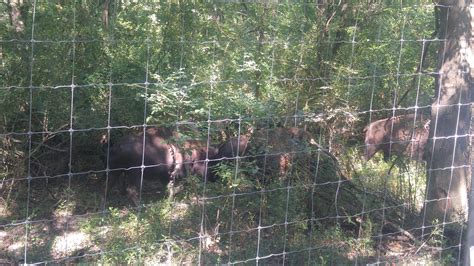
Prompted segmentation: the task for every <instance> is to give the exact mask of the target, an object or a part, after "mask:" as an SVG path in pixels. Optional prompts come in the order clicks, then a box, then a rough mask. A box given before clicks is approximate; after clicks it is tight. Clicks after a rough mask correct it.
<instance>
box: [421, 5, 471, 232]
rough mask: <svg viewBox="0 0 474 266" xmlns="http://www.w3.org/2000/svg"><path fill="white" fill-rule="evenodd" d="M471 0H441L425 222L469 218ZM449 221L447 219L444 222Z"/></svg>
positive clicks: (431, 222) (427, 223)
mask: <svg viewBox="0 0 474 266" xmlns="http://www.w3.org/2000/svg"><path fill="white" fill-rule="evenodd" d="M470 2H471V1H470V0H462V1H454V0H451V1H450V0H445V1H439V5H438V8H439V11H440V13H439V27H440V30H439V32H440V38H439V39H440V40H442V41H441V42H440V48H439V53H438V71H439V72H438V76H437V79H436V83H435V89H436V93H435V94H436V95H435V96H436V100H435V102H434V103H433V105H432V109H431V126H430V145H428V149H429V150H428V151H427V152H428V164H427V167H428V168H427V169H428V170H427V171H428V173H427V176H428V182H427V197H426V202H425V206H424V211H425V225H430V224H433V223H435V222H436V221H437V222H438V223H440V224H441V223H443V222H447V223H449V222H456V221H459V222H464V221H466V218H467V207H468V201H467V192H468V187H469V183H470V166H469V165H470V163H469V124H470V118H471V108H470V101H471V98H470V97H471V96H470V94H471V90H472V88H473V84H472V74H471V73H470V72H469V69H470V68H472V67H474V66H473V65H472V63H473V60H474V59H473V51H472V39H471V38H472V23H473V18H472V17H471V15H470V10H469V8H470V7H469V5H470ZM443 224H444V223H443Z"/></svg>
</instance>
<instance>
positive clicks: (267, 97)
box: [0, 0, 474, 264]
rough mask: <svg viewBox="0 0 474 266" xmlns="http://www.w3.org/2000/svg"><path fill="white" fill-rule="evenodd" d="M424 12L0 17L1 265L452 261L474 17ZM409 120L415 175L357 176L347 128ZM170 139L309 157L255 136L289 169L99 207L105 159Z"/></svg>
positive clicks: (227, 169) (10, 7)
mask: <svg viewBox="0 0 474 266" xmlns="http://www.w3.org/2000/svg"><path fill="white" fill-rule="evenodd" d="M435 2H436V3H435V4H433V2H432V1H422V0H418V1H415V0H410V1H351V0H347V1H309V2H301V3H297V2H294V3H280V2H278V1H262V2H245V1H244V2H240V1H235V2H225V1H222V2H221V1H216V2H211V3H199V2H191V1H176V2H174V1H172V2H169V3H168V2H149V1H143V2H142V1H123V0H122V1H120V0H96V1H87V0H82V1H66V0H57V1H27V0H5V1H3V2H2V3H1V4H0V10H1V13H0V14H1V16H0V38H1V39H0V60H1V64H0V82H1V83H0V114H1V117H0V118H1V119H0V140H1V142H0V158H1V160H2V163H1V164H0V179H1V180H2V181H1V185H0V192H1V193H0V195H1V196H0V242H1V243H2V244H0V262H8V263H12V262H13V263H18V262H24V263H38V262H103V263H123V262H125V263H134V262H135V263H136V262H138V263H202V264H208V263H212V264H216V263H232V264H234V263H240V262H242V263H248V264H254V263H257V264H258V263H273V264H285V263H290V264H302V263H316V264H341V263H342V264H347V263H351V264H353V263H356V264H357V263H374V262H378V263H383V262H400V261H402V262H418V263H433V262H441V263H446V264H452V263H460V262H461V261H462V258H463V251H462V249H463V248H464V246H463V243H464V242H463V241H464V238H463V232H464V231H463V230H465V228H466V222H467V217H468V214H467V206H468V201H467V196H468V190H469V188H470V175H471V172H470V165H471V164H470V156H469V137H470V135H469V134H470V132H469V128H470V123H471V109H470V104H471V97H472V94H471V93H472V92H471V91H472V88H473V87H474V86H473V85H472V80H474V77H473V74H472V66H470V65H469V62H472V59H469V56H471V57H472V54H473V53H472V41H469V40H472V18H471V17H470V15H469V12H470V11H469V10H470V9H469V8H470V5H472V3H469V1H439V2H437V1H435ZM471 9H472V7H471ZM469 53H470V54H469ZM469 60H471V61H469ZM406 114H416V115H417V116H421V117H425V118H426V119H428V118H431V122H430V125H429V130H430V135H429V136H430V138H429V144H428V145H427V147H426V149H425V150H426V158H427V159H426V161H414V160H412V159H413V158H410V156H403V155H395V154H394V155H393V156H392V157H391V158H390V159H389V160H388V161H384V160H383V158H382V155H381V154H377V155H376V156H375V157H374V158H372V159H371V160H369V161H366V160H364V158H363V157H364V148H365V143H364V138H365V136H364V134H365V133H364V127H365V126H367V125H368V124H369V123H371V122H373V121H376V120H379V119H384V118H389V117H392V116H399V115H406ZM182 124H193V125H194V126H195V127H196V128H198V129H199V130H200V132H201V137H203V138H207V139H209V143H212V144H216V143H223V142H225V141H227V140H229V139H231V138H232V137H236V136H240V135H244V134H247V133H248V132H250V131H252V130H257V129H258V130H262V129H264V130H273V129H277V128H290V127H297V128H301V129H304V130H305V131H307V132H308V134H310V135H311V136H312V140H311V143H316V146H312V147H313V148H312V149H310V150H294V148H291V147H289V146H291V145H292V144H291V143H290V142H289V141H287V140H286V139H285V140H281V141H278V140H277V141H276V142H275V143H273V142H272V140H271V138H269V140H270V141H269V143H270V144H268V145H270V146H271V148H274V149H275V150H277V151H278V152H279V153H282V152H285V147H287V148H288V149H287V150H286V151H288V152H292V153H301V154H302V155H303V156H301V157H295V158H298V159H294V161H292V162H291V164H292V168H291V171H289V173H288V174H286V175H285V178H281V177H279V178H277V177H268V178H267V177H266V178H267V181H265V182H263V181H262V179H260V178H259V175H260V172H259V171H260V170H261V169H260V168H259V165H258V164H257V163H256V162H255V161H249V160H240V158H237V159H236V160H233V161H232V162H230V163H228V164H225V163H223V164H220V165H219V166H218V170H217V171H218V173H219V176H220V178H219V180H217V182H206V181H205V180H202V179H200V178H197V177H194V176H189V177H187V178H186V179H185V180H184V181H183V184H181V185H179V190H180V191H179V192H177V193H176V194H174V193H170V192H169V190H170V189H169V188H168V189H166V188H155V187H153V184H150V185H149V186H150V187H151V189H150V188H149V189H148V191H147V190H146V189H143V191H142V190H140V193H142V192H143V201H142V202H141V204H140V205H139V206H138V207H137V206H133V205H132V204H131V203H130V202H129V201H128V200H127V199H126V197H124V196H123V195H120V194H119V193H115V194H112V195H111V196H110V197H108V198H107V197H105V192H104V191H105V187H106V186H105V179H106V176H108V172H109V169H108V168H107V163H106V162H107V154H108V153H107V151H106V150H105V151H104V147H110V146H107V145H113V143H114V142H116V141H117V140H118V139H120V138H121V137H122V136H124V135H127V134H133V133H134V132H139V131H140V130H142V129H143V126H145V125H146V126H157V127H171V128H178V127H179V126H180V125H182ZM269 132H271V131H269ZM104 137H105V139H107V144H105V146H104V142H102V144H101V139H102V140H104ZM278 144H280V145H281V147H278V148H275V147H277V145H278ZM268 145H267V146H268ZM300 158H304V159H300ZM268 180H269V181H268ZM177 187H178V186H177ZM156 191H158V192H156Z"/></svg>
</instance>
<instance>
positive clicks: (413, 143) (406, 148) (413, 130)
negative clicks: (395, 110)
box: [364, 114, 430, 161]
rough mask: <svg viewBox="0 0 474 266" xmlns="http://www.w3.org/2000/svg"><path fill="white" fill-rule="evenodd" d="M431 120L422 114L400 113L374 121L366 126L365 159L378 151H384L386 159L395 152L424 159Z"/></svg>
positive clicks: (412, 157) (420, 159)
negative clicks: (424, 117) (425, 118)
mask: <svg viewBox="0 0 474 266" xmlns="http://www.w3.org/2000/svg"><path fill="white" fill-rule="evenodd" d="M429 122H430V120H424V119H423V118H422V117H421V115H417V116H416V121H415V115H414V114H409V115H399V116H394V117H390V118H385V119H380V120H377V121H374V122H372V123H370V124H369V125H367V126H366V127H365V128H364V132H365V154H364V155H365V159H366V160H370V158H372V157H373V156H374V155H375V154H376V153H377V152H379V151H382V152H383V158H384V160H385V161H387V160H388V159H389V157H390V156H391V155H393V154H397V155H405V156H408V157H409V158H411V159H414V160H417V161H422V160H424V156H423V155H424V149H425V146H426V143H427V142H428V134H429Z"/></svg>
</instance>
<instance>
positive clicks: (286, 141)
mask: <svg viewBox="0 0 474 266" xmlns="http://www.w3.org/2000/svg"><path fill="white" fill-rule="evenodd" d="M310 140H311V137H310V135H309V133H308V132H306V131H305V130H303V129H300V128H272V129H261V130H257V131H255V132H253V133H250V134H247V135H241V136H240V137H233V138H231V139H229V140H228V141H227V142H225V143H224V144H222V145H221V146H220V147H219V152H218V153H217V155H216V156H215V157H214V160H212V162H211V163H210V166H214V165H216V164H218V163H219V162H221V161H223V160H228V159H234V158H236V156H237V155H239V156H242V157H244V158H245V159H246V160H256V162H257V166H258V168H259V169H260V170H262V171H263V168H265V174H266V175H278V176H280V177H283V176H285V175H286V174H287V172H288V171H289V170H290V167H291V166H292V165H293V163H295V162H296V161H301V160H300V159H302V158H309V156H307V154H306V153H307V152H308V151H309V150H308V148H309V145H310ZM211 173H212V174H211V175H210V178H209V180H211V181H213V180H216V178H217V177H216V175H215V173H214V172H212V171H211Z"/></svg>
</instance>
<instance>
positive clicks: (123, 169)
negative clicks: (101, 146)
mask: <svg viewBox="0 0 474 266" xmlns="http://www.w3.org/2000/svg"><path fill="white" fill-rule="evenodd" d="M143 144H145V145H143ZM206 144H207V143H206V142H201V141H198V140H189V139H186V137H184V136H183V135H181V134H179V133H177V132H174V131H172V130H169V129H163V128H156V127H151V128H148V129H147V130H146V131H145V134H144V133H143V132H142V133H140V134H135V135H128V136H125V137H123V138H122V139H120V140H119V141H118V142H117V143H115V144H114V145H113V146H112V147H111V150H110V153H109V169H110V172H109V180H111V187H112V186H113V184H115V182H117V180H119V179H121V177H122V175H125V176H126V179H125V181H126V182H125V183H128V188H127V186H126V185H123V186H122V192H125V190H128V192H129V196H130V197H132V200H133V201H135V200H136V193H137V192H136V189H137V188H140V183H141V182H142V179H141V176H142V167H143V178H144V179H150V178H153V179H155V180H159V181H160V183H161V184H162V185H163V186H165V185H166V184H168V182H169V181H170V180H174V179H175V178H177V179H179V178H182V177H184V176H186V175H187V174H193V175H199V176H204V175H205V174H206V167H207V162H206V158H210V157H213V156H215V154H216V153H217V149H215V148H212V147H210V148H209V149H207V148H206V147H207V145H206ZM142 162H143V166H142Z"/></svg>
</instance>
